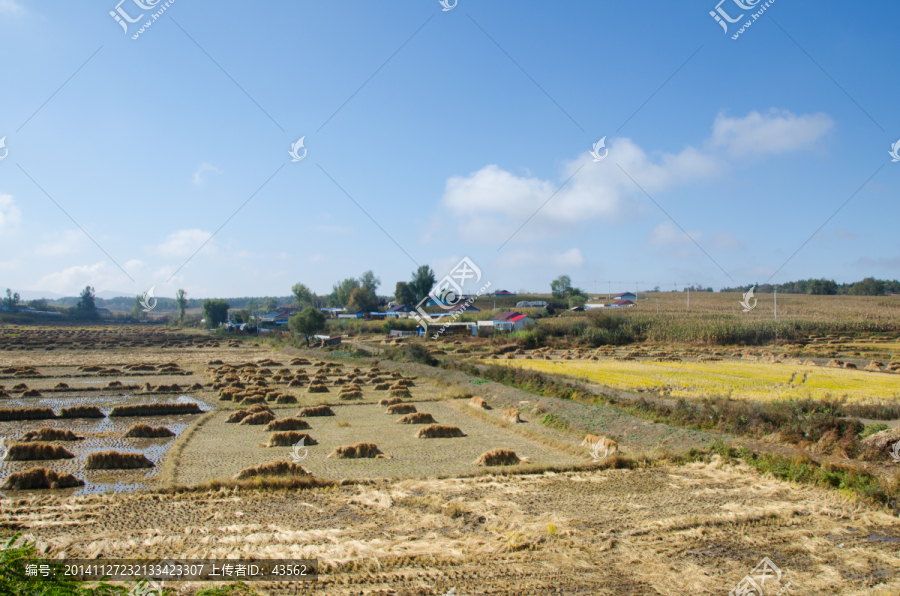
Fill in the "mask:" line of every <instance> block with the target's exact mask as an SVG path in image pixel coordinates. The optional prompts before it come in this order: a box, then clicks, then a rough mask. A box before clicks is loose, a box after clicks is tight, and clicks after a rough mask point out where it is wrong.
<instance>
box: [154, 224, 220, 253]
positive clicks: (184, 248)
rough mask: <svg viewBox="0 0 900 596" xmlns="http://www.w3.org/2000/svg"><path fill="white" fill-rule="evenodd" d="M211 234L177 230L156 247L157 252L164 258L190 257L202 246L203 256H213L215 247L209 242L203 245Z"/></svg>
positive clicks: (196, 230)
mask: <svg viewBox="0 0 900 596" xmlns="http://www.w3.org/2000/svg"><path fill="white" fill-rule="evenodd" d="M210 238H212V234H210V233H209V232H205V231H203V230H198V229H194V230H178V231H176V232H172V233H171V234H169V235H168V236H166V239H165V241H164V242H163V243H162V244H160V245H158V246H157V247H156V250H157V252H159V254H161V255H163V256H165V257H190V256H191V255H193V254H194V252H195V251H196V250H197V249H199V248H200V247H201V246H203V252H204V253H205V254H214V253H215V252H216V247H215V245H214V244H213V242H212V240H210V241H209V242H208V243H207V244H206V245H205V246H204V245H203V243H204V242H206V241H207V240H208V239H210Z"/></svg>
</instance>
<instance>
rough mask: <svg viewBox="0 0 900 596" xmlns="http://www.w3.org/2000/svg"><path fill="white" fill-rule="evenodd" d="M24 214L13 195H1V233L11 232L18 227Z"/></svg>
mask: <svg viewBox="0 0 900 596" xmlns="http://www.w3.org/2000/svg"><path fill="white" fill-rule="evenodd" d="M21 220H22V212H21V211H20V210H19V207H18V206H16V201H15V200H14V199H13V197H12V195H0V232H10V231H12V230H14V229H15V228H16V227H18V225H19V222H20V221H21Z"/></svg>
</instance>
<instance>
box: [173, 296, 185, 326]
mask: <svg viewBox="0 0 900 596" xmlns="http://www.w3.org/2000/svg"><path fill="white" fill-rule="evenodd" d="M175 302H177V303H178V320H179V321H181V322H184V311H185V310H187V292H185V291H184V290H178V291H177V292H175Z"/></svg>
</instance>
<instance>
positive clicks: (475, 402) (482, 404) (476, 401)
mask: <svg viewBox="0 0 900 596" xmlns="http://www.w3.org/2000/svg"><path fill="white" fill-rule="evenodd" d="M469 405H470V406H472V407H473V408H478V409H479V410H490V409H491V407H490V406H489V405H487V402H486V401H484V400H483V399H481V398H480V397H478V396H477V395H476V396H474V397H473V398H472V399H470V400H469Z"/></svg>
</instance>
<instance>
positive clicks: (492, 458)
mask: <svg viewBox="0 0 900 596" xmlns="http://www.w3.org/2000/svg"><path fill="white" fill-rule="evenodd" d="M523 462H526V460H523V459H519V456H518V455H516V452H515V451H513V450H512V449H491V450H490V451H488V452H486V453H482V454H481V455H480V456H478V459H476V460H475V461H474V462H472V463H473V464H475V465H476V466H514V465H516V464H519V463H523Z"/></svg>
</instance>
